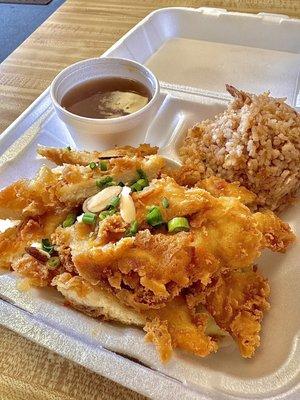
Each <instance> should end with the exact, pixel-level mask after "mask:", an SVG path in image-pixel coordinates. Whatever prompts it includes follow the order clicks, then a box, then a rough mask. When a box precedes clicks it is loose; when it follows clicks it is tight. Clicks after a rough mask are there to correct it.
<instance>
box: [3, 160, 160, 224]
mask: <svg viewBox="0 0 300 400" xmlns="http://www.w3.org/2000/svg"><path fill="white" fill-rule="evenodd" d="M163 165H164V160H163V158H162V157H160V156H157V155H154V156H149V157H147V158H137V157H131V158H129V157H123V158H116V159H113V160H111V161H110V165H109V169H108V171H101V170H100V168H95V169H91V168H90V167H89V166H87V167H84V166H76V165H68V164H65V165H64V166H62V167H57V168H54V169H50V168H48V167H45V166H44V167H42V168H41V169H40V171H39V172H38V174H37V176H36V178H35V179H34V180H32V181H31V180H21V181H17V182H16V183H13V184H12V185H10V186H8V187H6V188H5V189H3V190H2V191H0V218H3V219H5V218H12V219H23V218H25V217H27V216H37V215H42V214H44V213H45V212H49V211H55V210H57V209H59V210H60V209H62V208H64V207H68V208H71V207H73V208H75V207H77V206H78V205H81V204H82V203H83V201H84V200H85V199H86V198H87V197H89V196H92V195H94V194H96V193H97V192H98V191H99V188H98V187H97V185H96V181H97V180H98V179H101V178H103V177H105V176H110V177H112V178H113V179H114V180H115V181H116V182H117V183H118V182H120V181H121V182H123V183H128V182H130V181H131V180H132V179H136V177H137V172H136V171H137V170H138V169H142V170H143V171H145V173H146V174H147V176H148V179H149V180H151V179H153V178H155V177H157V176H158V174H159V173H160V170H161V168H162V167H163Z"/></svg>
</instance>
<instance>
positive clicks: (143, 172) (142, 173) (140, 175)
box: [136, 169, 147, 180]
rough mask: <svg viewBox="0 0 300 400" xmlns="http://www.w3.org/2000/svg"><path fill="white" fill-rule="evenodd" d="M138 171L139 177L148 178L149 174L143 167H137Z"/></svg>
mask: <svg viewBox="0 0 300 400" xmlns="http://www.w3.org/2000/svg"><path fill="white" fill-rule="evenodd" d="M136 173H137V174H138V177H139V179H146V180H147V174H146V172H145V171H143V170H142V169H137V170H136Z"/></svg>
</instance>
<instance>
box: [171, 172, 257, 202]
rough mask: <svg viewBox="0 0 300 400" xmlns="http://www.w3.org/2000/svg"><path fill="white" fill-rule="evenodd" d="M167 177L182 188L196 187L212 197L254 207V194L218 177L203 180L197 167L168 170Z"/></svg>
mask: <svg viewBox="0 0 300 400" xmlns="http://www.w3.org/2000/svg"><path fill="white" fill-rule="evenodd" d="M168 175H170V176H172V177H173V178H174V179H175V181H176V182H177V183H178V184H179V185H182V186H188V187H198V188H201V189H205V190H207V191H208V192H209V193H210V194H212V195H213V196H214V197H221V196H226V197H236V198H237V199H238V200H239V201H240V202H241V203H243V204H245V205H246V206H248V207H249V208H250V209H251V207H252V205H254V206H255V201H256V198H257V196H256V194H254V193H253V192H251V191H250V190H248V189H246V188H245V187H244V186H241V185H240V183H239V182H232V183H230V182H227V181H225V179H222V178H220V177H218V176H211V177H209V178H205V179H203V178H202V177H201V175H200V174H199V171H198V169H197V167H195V169H193V168H190V167H189V166H187V165H184V166H182V167H180V168H177V169H172V170H168Z"/></svg>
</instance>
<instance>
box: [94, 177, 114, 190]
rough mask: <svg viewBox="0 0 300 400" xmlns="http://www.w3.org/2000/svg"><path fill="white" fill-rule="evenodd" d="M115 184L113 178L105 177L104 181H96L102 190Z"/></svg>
mask: <svg viewBox="0 0 300 400" xmlns="http://www.w3.org/2000/svg"><path fill="white" fill-rule="evenodd" d="M112 182H113V178H112V177H111V176H104V178H102V179H98V180H97V181H96V185H97V186H98V187H99V188H100V189H104V188H105V187H107V186H111V183H112Z"/></svg>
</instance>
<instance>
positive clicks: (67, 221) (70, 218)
mask: <svg viewBox="0 0 300 400" xmlns="http://www.w3.org/2000/svg"><path fill="white" fill-rule="evenodd" d="M75 221H76V214H68V215H67V218H66V219H65V220H64V222H63V223H62V226H63V228H68V227H69V226H72V225H73V224H74V222H75Z"/></svg>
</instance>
